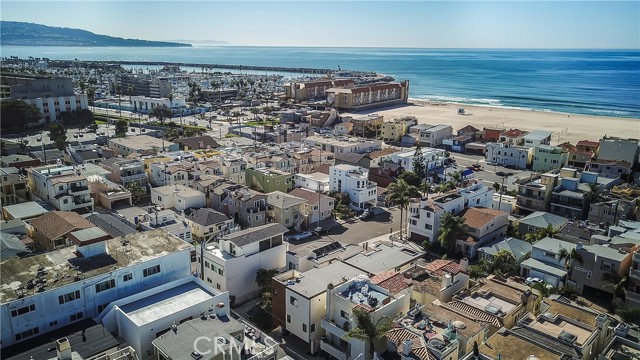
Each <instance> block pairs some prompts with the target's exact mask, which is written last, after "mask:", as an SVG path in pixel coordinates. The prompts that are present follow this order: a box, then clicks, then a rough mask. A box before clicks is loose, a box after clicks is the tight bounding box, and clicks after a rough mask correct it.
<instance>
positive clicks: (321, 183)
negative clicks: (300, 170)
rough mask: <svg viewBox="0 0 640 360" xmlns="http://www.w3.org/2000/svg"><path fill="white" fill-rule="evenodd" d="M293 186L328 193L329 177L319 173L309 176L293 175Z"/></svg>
mask: <svg viewBox="0 0 640 360" xmlns="http://www.w3.org/2000/svg"><path fill="white" fill-rule="evenodd" d="M293 185H294V187H296V188H303V189H307V190H311V191H321V192H328V191H329V175H327V174H323V173H320V172H314V173H311V174H295V175H294V176H293Z"/></svg>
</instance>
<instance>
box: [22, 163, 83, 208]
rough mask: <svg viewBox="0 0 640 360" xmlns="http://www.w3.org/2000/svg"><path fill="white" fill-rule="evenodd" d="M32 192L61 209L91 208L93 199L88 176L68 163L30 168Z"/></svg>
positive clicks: (29, 176)
mask: <svg viewBox="0 0 640 360" xmlns="http://www.w3.org/2000/svg"><path fill="white" fill-rule="evenodd" d="M28 182H29V188H30V189H31V193H34V194H35V195H37V196H38V197H39V198H41V199H42V200H44V201H47V202H48V203H49V204H51V206H53V207H54V208H56V209H57V210H60V211H71V210H79V209H89V210H91V211H93V204H94V202H93V199H92V198H91V192H90V190H89V182H88V180H87V176H85V175H82V173H81V171H80V169H79V168H76V167H75V166H67V165H48V166H43V167H38V168H30V169H28Z"/></svg>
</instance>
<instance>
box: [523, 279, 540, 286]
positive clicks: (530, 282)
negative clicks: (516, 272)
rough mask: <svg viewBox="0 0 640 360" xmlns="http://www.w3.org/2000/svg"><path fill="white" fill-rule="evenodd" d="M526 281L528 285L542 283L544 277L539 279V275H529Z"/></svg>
mask: <svg viewBox="0 0 640 360" xmlns="http://www.w3.org/2000/svg"><path fill="white" fill-rule="evenodd" d="M524 283H525V284H527V285H533V284H535V283H539V284H541V283H542V279H539V278H537V277H528V278H527V279H526V280H525V281H524Z"/></svg>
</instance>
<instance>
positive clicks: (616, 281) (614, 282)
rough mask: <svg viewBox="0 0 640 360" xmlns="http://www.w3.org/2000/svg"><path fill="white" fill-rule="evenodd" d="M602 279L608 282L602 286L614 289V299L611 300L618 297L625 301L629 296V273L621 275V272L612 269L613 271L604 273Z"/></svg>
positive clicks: (613, 300)
mask: <svg viewBox="0 0 640 360" xmlns="http://www.w3.org/2000/svg"><path fill="white" fill-rule="evenodd" d="M602 281H604V282H606V284H605V285H603V286H602V287H603V288H605V287H609V288H612V289H613V299H612V300H611V302H615V300H616V299H617V298H620V299H621V300H622V301H624V300H625V299H626V298H627V290H626V288H627V282H628V281H629V277H628V276H627V275H620V274H619V273H617V272H615V271H613V270H611V272H608V273H604V274H602Z"/></svg>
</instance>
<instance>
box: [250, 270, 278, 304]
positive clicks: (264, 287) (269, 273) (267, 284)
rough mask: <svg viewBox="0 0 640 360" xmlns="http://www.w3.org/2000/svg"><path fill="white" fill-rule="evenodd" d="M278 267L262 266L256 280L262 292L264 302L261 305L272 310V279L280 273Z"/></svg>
mask: <svg viewBox="0 0 640 360" xmlns="http://www.w3.org/2000/svg"><path fill="white" fill-rule="evenodd" d="M278 273H279V272H278V269H264V268H260V269H258V271H256V279H255V282H256V284H258V286H259V287H260V293H261V296H262V304H261V305H260V307H261V308H262V309H263V310H267V311H270V310H271V294H272V291H273V290H272V288H271V279H272V278H273V277H274V276H276V275H278Z"/></svg>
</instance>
